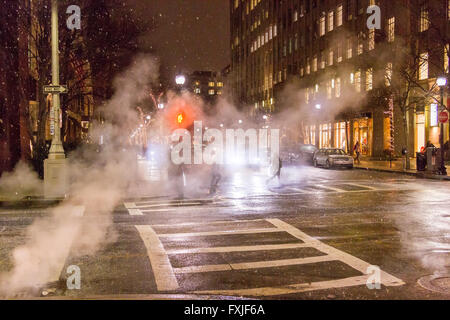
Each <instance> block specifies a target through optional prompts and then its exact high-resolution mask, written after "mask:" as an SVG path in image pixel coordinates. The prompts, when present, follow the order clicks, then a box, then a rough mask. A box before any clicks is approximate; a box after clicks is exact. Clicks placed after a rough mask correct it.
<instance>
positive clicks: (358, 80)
mask: <svg viewBox="0 0 450 320" xmlns="http://www.w3.org/2000/svg"><path fill="white" fill-rule="evenodd" d="M355 88H356V91H357V92H361V71H358V72H356V73H355Z"/></svg>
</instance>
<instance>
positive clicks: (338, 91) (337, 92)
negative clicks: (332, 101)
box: [335, 78, 341, 98]
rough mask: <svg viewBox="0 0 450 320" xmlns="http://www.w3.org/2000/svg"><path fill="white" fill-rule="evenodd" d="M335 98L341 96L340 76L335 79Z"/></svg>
mask: <svg viewBox="0 0 450 320" xmlns="http://www.w3.org/2000/svg"><path fill="white" fill-rule="evenodd" d="M335 93H336V98H340V97H341V78H337V79H336V91H335Z"/></svg>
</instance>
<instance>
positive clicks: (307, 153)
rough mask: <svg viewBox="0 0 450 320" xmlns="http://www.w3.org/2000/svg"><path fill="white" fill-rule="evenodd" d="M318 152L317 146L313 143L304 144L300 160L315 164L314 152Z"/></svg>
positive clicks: (301, 148) (300, 151)
mask: <svg viewBox="0 0 450 320" xmlns="http://www.w3.org/2000/svg"><path fill="white" fill-rule="evenodd" d="M316 152H317V148H316V146H314V145H312V144H302V145H300V150H299V153H300V160H301V161H302V162H304V163H310V164H313V162H314V154H315V153H316Z"/></svg>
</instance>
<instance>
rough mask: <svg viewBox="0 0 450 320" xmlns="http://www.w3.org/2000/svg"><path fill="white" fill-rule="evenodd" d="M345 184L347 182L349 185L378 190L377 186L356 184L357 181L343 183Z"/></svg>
mask: <svg viewBox="0 0 450 320" xmlns="http://www.w3.org/2000/svg"><path fill="white" fill-rule="evenodd" d="M345 184H347V185H349V186H355V187H359V188H366V189H370V190H378V189H377V188H374V187H370V186H366V185H362V184H358V183H345Z"/></svg>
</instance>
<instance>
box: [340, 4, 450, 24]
mask: <svg viewBox="0 0 450 320" xmlns="http://www.w3.org/2000/svg"><path fill="white" fill-rule="evenodd" d="M449 1H450V0H449ZM340 26H342V4H341V5H339V6H338V7H337V9H336V27H340Z"/></svg>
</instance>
